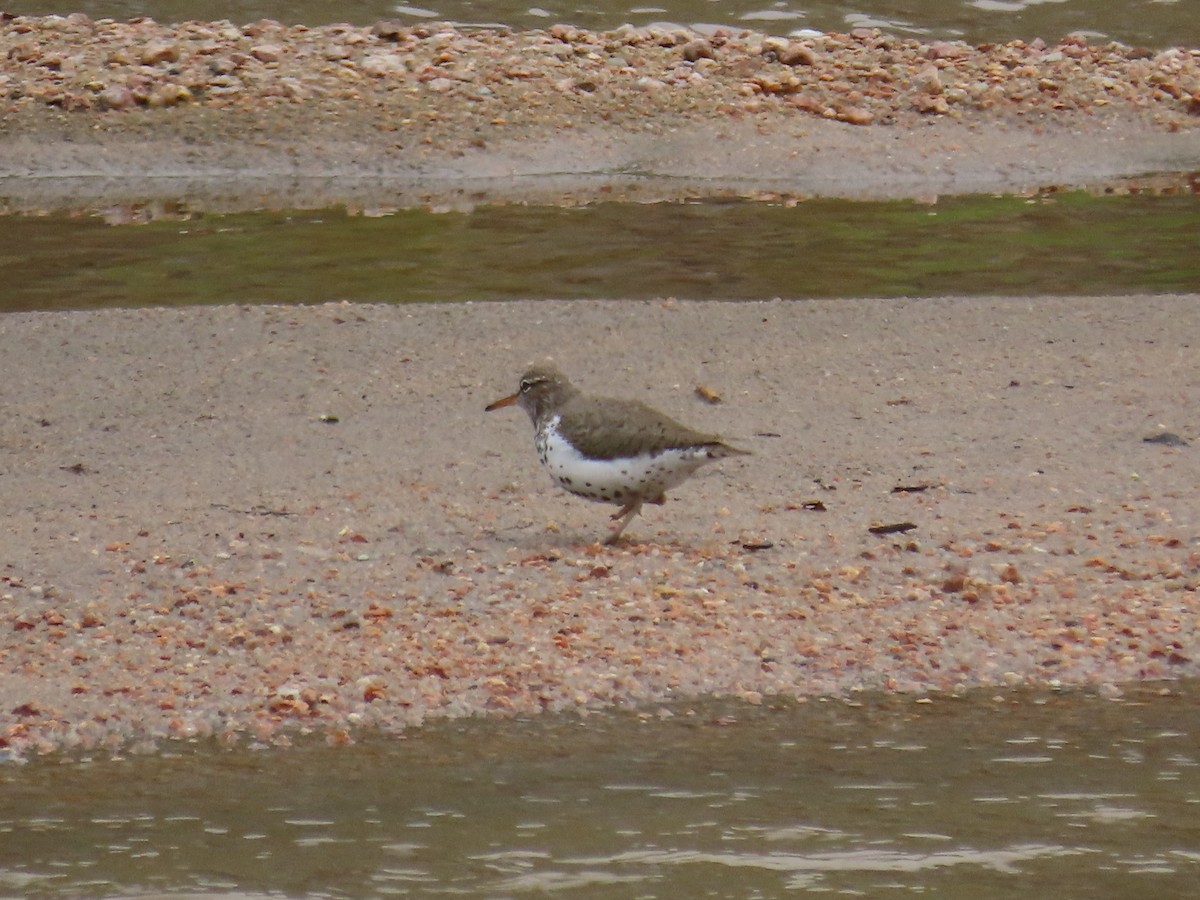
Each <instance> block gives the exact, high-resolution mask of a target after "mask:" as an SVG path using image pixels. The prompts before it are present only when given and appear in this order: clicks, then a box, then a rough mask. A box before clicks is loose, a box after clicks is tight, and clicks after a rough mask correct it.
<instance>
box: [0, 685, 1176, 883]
mask: <svg viewBox="0 0 1200 900" xmlns="http://www.w3.org/2000/svg"><path fill="white" fill-rule="evenodd" d="M1198 701H1200V685H1197V684H1194V683H1178V684H1171V685H1166V686H1163V685H1151V686H1146V687H1143V688H1138V689H1134V690H1132V691H1131V692H1130V693H1129V694H1127V695H1126V696H1125V697H1124V698H1122V699H1120V700H1119V701H1114V700H1111V699H1104V698H1102V697H1099V696H1095V695H1085V694H1082V693H1077V692H1071V693H1063V694H1056V693H1052V692H1020V693H1012V692H1003V693H1000V694H996V693H993V692H980V693H973V694H970V695H968V696H966V697H962V698H951V697H932V698H926V699H924V700H921V699H918V698H913V697H878V696H860V697H858V698H856V699H855V700H852V701H845V700H828V701H824V702H822V701H811V702H809V703H805V704H799V705H797V704H794V703H791V702H788V703H779V704H775V705H773V704H772V703H771V702H769V701H768V703H766V704H765V705H764V706H763V707H759V708H756V707H752V706H748V705H744V704H728V703H716V702H710V703H705V704H699V705H691V706H676V707H673V708H672V709H671V710H670V713H669V714H667V713H666V712H665V711H662V710H652V711H648V712H644V713H642V714H640V715H639V714H636V713H631V712H606V713H596V714H593V715H591V716H588V717H586V718H578V717H575V716H570V717H557V716H555V717H552V716H547V717H543V718H536V719H533V720H526V721H482V720H469V721H460V722H451V723H435V724H433V725H430V726H427V727H425V728H423V729H421V730H419V731H414V732H411V733H409V734H407V735H406V736H404V737H403V738H399V739H384V738H379V737H376V738H371V739H367V740H365V741H364V742H363V743H361V744H359V745H357V746H352V747H341V748H326V747H325V746H323V745H322V744H321V743H320V742H318V741H315V740H314V741H312V742H309V743H304V742H302V743H301V745H300V746H297V747H295V748H292V749H289V750H279V749H270V750H266V749H264V750H251V749H245V748H243V749H237V750H232V751H230V750H219V749H215V748H214V747H212V746H211V745H200V746H186V745H184V746H180V747H169V748H168V750H169V751H170V752H168V753H166V754H164V755H162V756H142V757H131V758H125V759H118V760H110V759H106V758H103V757H101V756H97V757H96V758H95V759H90V760H85V761H83V762H72V763H63V762H61V761H56V760H39V761H35V762H33V763H30V764H29V765H26V766H7V767H0V798H2V802H0V893H2V894H7V895H10V896H17V895H38V896H48V897H66V896H102V895H104V896H111V895H114V894H128V895H137V894H147V893H159V892H161V893H168V892H181V891H189V892H197V893H201V894H205V895H211V896H223V895H227V894H229V893H230V892H234V891H236V892H237V893H238V895H239V896H241V895H243V894H244V893H245V892H257V893H263V894H266V893H270V892H285V893H287V894H289V895H300V894H304V895H306V896H317V897H325V896H331V897H363V896H385V895H387V896H435V895H446V894H452V895H454V896H465V897H509V896H523V895H529V894H541V893H542V892H545V891H550V890H558V891H564V892H568V893H569V895H570V896H572V897H704V896H725V897H730V896H738V897H775V896H781V895H782V894H783V893H784V892H790V891H806V892H807V891H820V892H823V893H838V894H847V893H848V894H850V895H867V896H907V895H913V894H919V895H921V896H932V897H964V896H970V897H972V898H991V897H997V898H999V897H1012V896H1014V895H1015V894H1016V892H1018V891H1031V895H1032V896H1039V897H1045V896H1055V897H1084V896H1086V897H1089V898H1110V897H1111V898H1118V897H1156V898H1172V897H1192V896H1195V885H1196V884H1198V883H1200V750H1198V748H1200V702H1198Z"/></svg>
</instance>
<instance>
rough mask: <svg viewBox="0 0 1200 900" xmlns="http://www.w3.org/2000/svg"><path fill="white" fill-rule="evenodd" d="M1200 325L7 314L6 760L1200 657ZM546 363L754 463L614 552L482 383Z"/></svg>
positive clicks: (1048, 302) (480, 311) (231, 312)
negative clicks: (720, 441) (714, 395)
mask: <svg viewBox="0 0 1200 900" xmlns="http://www.w3.org/2000/svg"><path fill="white" fill-rule="evenodd" d="M1197 334H1200V296H1195V295H1192V296H1139V297H1118V298H1111V297H1110V298H1075V299H1070V298H1068V299H1035V300H1031V299H1026V298H1002V299H956V298H947V299H923V300H904V301H877V300H853V301H849V300H847V301H835V302H825V303H821V302H779V301H777V302H766V303H689V302H681V301H673V300H666V301H661V302H653V303H640V302H595V303H582V302H574V303H569V304H568V303H557V302H538V303H513V304H502V303H497V304H464V305H458V306H452V307H451V306H409V307H404V306H394V307H383V306H351V305H326V306H316V307H299V308H280V307H259V308H245V307H233V306H230V307H223V308H214V309H186V310H138V311H102V312H85V313H81V312H72V313H65V314H60V313H35V314H10V315H7V316H5V317H3V318H2V319H0V354H2V355H3V358H4V359H5V361H6V368H7V371H9V372H10V373H11V375H10V377H9V378H8V379H6V381H5V385H4V388H3V398H4V421H5V429H4V436H3V440H2V441H0V516H2V517H3V519H4V521H5V523H6V528H5V530H4V532H3V535H2V536H0V567H2V568H0V753H3V755H4V756H7V757H10V758H22V757H25V756H28V755H30V754H38V753H46V752H52V751H55V750H60V749H66V750H70V749H75V748H94V747H111V748H134V749H150V748H153V747H154V746H157V744H158V742H159V741H160V740H161V739H169V738H187V737H192V736H205V735H215V736H218V737H220V738H222V739H224V740H227V741H231V742H233V741H238V740H244V739H251V740H261V741H267V742H286V741H287V740H288V739H289V737H290V736H292V735H295V734H297V733H301V732H317V733H321V734H324V735H326V736H327V737H328V739H329V740H331V741H335V742H336V741H350V740H353V736H354V734H355V733H356V732H358V731H359V730H360V729H363V728H379V729H383V730H385V731H398V730H401V729H404V728H408V727H411V726H414V725H418V724H420V723H421V722H423V721H425V720H426V719H427V718H429V717H435V716H462V715H474V714H497V715H514V714H529V713H535V712H539V711H542V710H572V709H587V708H593V707H598V706H604V705H610V704H621V705H624V704H657V703H661V702H665V701H669V700H673V699H682V698H688V697H696V696H701V695H710V694H716V695H727V696H738V697H742V698H744V699H745V700H747V701H748V702H751V703H755V702H759V701H760V700H761V699H762V698H763V697H764V696H766V695H786V696H790V697H796V698H805V697H810V696H814V695H825V694H845V693H847V692H853V691H861V690H872V691H873V690H883V691H902V692H911V693H914V694H921V693H926V692H935V691H959V690H964V689H967V688H971V687H974V686H980V685H1016V684H1047V683H1048V684H1062V685H1084V686H1090V687H1092V688H1094V689H1098V690H1102V691H1105V692H1109V693H1113V694H1116V693H1119V692H1120V690H1121V688H1120V685H1121V684H1122V683H1124V682H1130V681H1138V680H1144V679H1160V678H1179V677H1185V676H1186V677H1190V676H1195V675H1196V674H1198V672H1200V651H1198V650H1197V647H1196V638H1197V632H1198V630H1200V603H1198V598H1197V589H1198V586H1200V499H1198V494H1197V491H1196V485H1197V483H1200V403H1198V402H1197V400H1198V398H1200V364H1198V363H1197V353H1196V346H1195V336H1196V335H1197ZM664 348H669V352H666V353H664V352H663V350H664ZM548 354H551V355H553V356H555V358H556V359H557V361H558V363H559V364H560V365H561V366H562V367H563V368H564V369H565V370H566V371H567V372H568V373H569V374H570V375H571V376H572V377H573V378H574V379H575V380H577V381H578V382H579V383H580V384H581V385H582V386H583V387H584V388H585V389H588V390H593V391H597V392H603V393H610V394H619V395H626V396H634V397H638V398H640V399H644V400H646V401H648V402H650V403H652V404H654V405H656V406H658V407H660V408H662V409H663V410H665V411H667V412H670V413H671V414H673V415H675V416H677V417H679V418H681V419H683V420H685V421H687V422H689V423H690V424H693V425H695V426H696V427H699V428H702V429H705V430H712V431H718V432H720V433H722V434H724V435H726V436H727V437H729V438H730V439H732V440H735V441H736V442H737V443H738V444H739V445H742V446H746V447H748V448H749V449H751V450H752V451H753V453H754V455H753V456H752V457H748V458H746V459H745V460H744V461H743V460H740V459H739V460H727V461H725V462H723V463H721V465H720V466H719V467H713V468H712V469H710V470H708V471H706V472H705V473H704V474H702V475H700V476H698V477H696V478H694V479H692V480H691V481H690V482H688V483H687V484H685V485H683V486H681V487H680V488H678V489H676V490H675V491H674V492H673V494H672V496H671V498H670V499H669V500H668V503H667V504H666V506H664V507H662V508H654V509H651V510H648V511H647V512H646V514H645V515H644V516H643V517H641V518H639V519H638V520H635V522H634V523H633V525H632V526H631V528H630V530H629V532H628V539H627V540H626V541H625V542H624V543H622V544H621V545H619V546H617V547H615V548H608V547H602V546H600V545H598V544H597V543H596V540H597V539H598V538H600V537H602V536H603V534H604V529H605V515H606V512H607V511H608V510H607V507H603V506H598V505H592V504H588V503H584V502H581V501H579V500H577V499H575V498H572V497H570V496H569V495H567V494H565V493H563V492H562V491H559V490H557V489H556V488H555V487H554V486H553V485H552V484H551V483H550V481H549V479H548V477H547V476H546V474H545V473H544V472H543V471H542V470H541V469H540V468H539V466H538V463H537V460H536V456H535V454H534V451H533V447H532V435H531V433H530V429H529V424H528V421H527V420H526V419H525V417H523V416H520V415H517V414H514V415H512V416H509V417H505V416H504V415H503V414H499V413H497V414H494V415H488V416H485V415H484V414H483V406H484V404H485V403H487V402H488V401H490V400H492V399H495V397H498V396H500V395H501V394H503V393H506V392H507V391H509V390H511V388H512V386H513V384H514V383H515V379H516V377H517V375H518V374H519V372H520V370H521V369H522V368H523V367H524V366H525V365H526V364H527V363H528V362H530V361H531V360H534V359H538V358H542V357H544V356H546V355H548ZM700 385H703V386H706V387H707V388H711V389H713V390H715V391H717V392H718V393H719V394H720V395H721V396H722V397H723V398H724V402H723V403H720V404H717V405H713V404H709V403H707V402H705V401H704V400H702V399H701V398H700V397H699V396H698V395H697V393H696V388H697V387H698V386H700ZM1168 432H1169V433H1173V434H1176V435H1178V436H1180V437H1181V438H1183V439H1184V440H1186V441H1188V442H1190V443H1188V444H1187V445H1182V446H1175V445H1172V444H1169V443H1148V442H1146V441H1145V440H1144V439H1145V438H1147V437H1152V436H1155V435H1160V434H1164V433H1168ZM897 488H907V490H899V491H898V490H896V489H897ZM820 507H823V509H821V508H820ZM901 523H911V524H912V525H913V526H915V527H913V528H912V529H911V530H908V531H906V532H892V533H886V534H875V533H872V532H871V530H870V529H871V527H872V526H875V525H898V524H901Z"/></svg>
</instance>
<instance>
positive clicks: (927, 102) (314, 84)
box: [0, 15, 1200, 210]
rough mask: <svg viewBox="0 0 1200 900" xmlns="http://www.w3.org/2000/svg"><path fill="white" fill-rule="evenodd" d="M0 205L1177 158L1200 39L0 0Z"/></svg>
mask: <svg viewBox="0 0 1200 900" xmlns="http://www.w3.org/2000/svg"><path fill="white" fill-rule="evenodd" d="M0 113H3V114H2V115H0V210H3V209H8V210H38V209H46V208H63V207H66V208H89V207H96V206H103V205H106V204H118V203H147V202H151V203H152V202H155V201H174V200H179V199H184V200H186V203H187V205H188V208H190V209H219V210H227V209H245V208H256V207H260V206H263V205H268V206H279V207H285V208H296V207H300V206H304V207H320V206H328V205H333V204H346V205H350V206H352V207H367V208H373V209H378V208H387V207H389V206H421V205H444V204H447V203H451V204H470V203H478V202H525V201H534V202H553V203H578V202H587V201H590V200H594V199H597V198H602V199H618V200H620V199H633V200H651V199H664V198H673V197H704V196H749V197H756V196H762V195H764V194H766V195H773V194H779V195H787V196H799V197H804V196H813V195H820V196H834V197H920V198H929V197H933V196H936V195H938V194H943V193H965V192H988V191H1027V190H1038V189H1042V188H1047V187H1058V188H1061V187H1100V188H1104V187H1108V186H1112V185H1114V184H1118V185H1119V182H1120V181H1121V180H1123V179H1126V178H1129V177H1132V176H1141V175H1145V174H1147V173H1173V174H1176V175H1178V176H1179V178H1177V179H1176V180H1175V181H1168V182H1167V187H1168V188H1169V189H1175V190H1194V177H1193V175H1194V173H1195V172H1196V171H1197V170H1200V127H1197V126H1200V50H1195V49H1186V48H1172V49H1168V50H1162V51H1150V50H1147V49H1144V48H1137V47H1124V46H1121V45H1119V44H1104V45H1095V46H1091V45H1088V44H1087V43H1086V42H1085V41H1084V40H1083V39H1081V38H1077V37H1074V38H1068V39H1064V40H1063V41H1061V42H1059V43H1049V44H1048V43H1046V42H1044V41H1042V40H1040V39H1038V40H1030V41H1028V42H1026V41H1012V42H1009V43H1006V44H997V45H986V46H980V47H975V46H970V45H967V44H964V43H959V42H946V41H934V42H922V41H917V40H911V39H900V38H896V37H892V36H889V35H885V34H880V33H879V32H875V31H870V30H862V31H855V32H853V33H851V34H844V35H824V36H820V37H810V38H803V39H786V38H779V37H773V36H770V35H766V34H761V33H756V32H751V31H738V30H730V29H712V30H710V31H708V32H705V33H699V32H694V31H688V30H686V29H664V28H643V29H636V28H626V29H621V30H619V31H616V32H612V33H604V34H601V33H593V32H588V31H585V30H581V29H576V28H571V27H569V26H554V27H552V28H550V29H547V30H546V31H538V32H523V33H515V34H514V33H511V32H508V31H505V30H463V29H455V28H453V27H450V26H447V25H438V24H430V25H420V26H413V27H406V26H401V25H396V24H390V23H380V24H378V25H376V26H374V27H371V28H359V27H351V26H347V25H330V26H324V27H321V28H306V27H304V26H291V27H287V26H283V25H280V24H278V23H273V22H260V23H255V24H251V25H245V26H235V25H232V24H230V23H228V22H190V23H183V24H178V25H164V24H159V23H156V22H153V21H150V20H138V21H134V22H111V21H92V20H91V19H88V18H87V17H86V16H81V15H74V16H69V17H66V18H62V17H45V18H36V17H12V16H7V17H4V16H0Z"/></svg>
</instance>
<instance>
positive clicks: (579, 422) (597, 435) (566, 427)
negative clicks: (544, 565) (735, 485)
mask: <svg viewBox="0 0 1200 900" xmlns="http://www.w3.org/2000/svg"><path fill="white" fill-rule="evenodd" d="M513 405H517V406H520V407H521V408H522V409H523V410H525V412H527V413H528V414H529V418H530V420H531V421H532V422H533V430H534V445H535V446H536V448H537V453H538V458H539V459H540V460H541V462H542V465H543V466H545V467H546V469H547V470H549V472H550V475H551V477H553V479H554V480H555V482H557V483H558V484H559V485H560V486H561V487H563V488H565V489H566V490H568V491H570V492H571V493H572V494H575V495H576V496H578V497H583V498H585V499H587V500H594V501H597V502H602V503H615V504H619V505H620V509H619V510H617V512H615V513H614V514H613V515H612V520H613V521H614V522H616V523H617V524H616V527H615V528H614V529H613V530H612V531H611V532H610V533H609V535H608V536H607V537H606V538H605V541H604V542H605V543H606V544H614V543H616V541H617V539H618V538H619V537H620V536H621V533H622V532H623V531H624V530H625V528H626V526H628V525H629V523H630V522H631V521H632V520H633V518H634V516H636V515H637V514H638V513H639V512H640V511H641V509H642V505H643V504H644V503H651V504H655V505H661V504H662V503H663V502H664V501H665V500H666V492H667V491H668V490H670V489H671V488H673V487H676V486H678V485H679V484H681V483H683V482H684V481H686V480H687V479H688V478H689V477H690V476H691V475H692V474H693V473H694V472H695V471H696V470H697V469H699V468H700V467H701V466H703V465H705V464H706V463H710V462H714V461H716V460H719V459H725V458H726V457H730V456H748V455H749V451H748V450H741V449H738V448H737V447H733V446H731V445H729V444H727V443H725V442H724V441H723V440H722V439H721V438H720V437H719V436H718V435H715V434H705V433H703V432H700V431H695V430H694V429H691V428H688V427H687V426H686V425H683V424H682V423H680V422H677V421H675V420H674V419H672V418H671V417H669V416H667V415H664V414H663V413H661V412H659V411H658V410H656V409H653V408H652V407H649V406H647V405H646V404H645V403H642V402H640V401H638V400H622V399H617V398H614V397H594V396H589V395H588V394H584V393H583V392H581V391H580V390H579V388H577V387H576V386H575V385H573V384H572V383H571V382H570V380H569V379H568V378H567V376H566V375H564V374H563V373H562V372H561V371H560V370H559V369H558V368H557V367H556V366H554V365H552V364H549V363H546V364H539V365H535V366H532V367H531V368H529V369H528V370H527V371H526V372H525V373H524V374H523V375H522V376H521V380H520V382H519V384H518V387H517V391H516V393H514V394H510V395H508V396H507V397H501V398H500V399H499V400H497V401H495V402H494V403H490V404H488V406H487V407H485V410H484V411H485V412H492V411H494V410H497V409H503V408H504V407H507V406H513Z"/></svg>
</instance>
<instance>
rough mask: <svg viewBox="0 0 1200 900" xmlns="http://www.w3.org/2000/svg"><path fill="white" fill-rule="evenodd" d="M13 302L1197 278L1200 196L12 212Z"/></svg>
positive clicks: (603, 294) (998, 289)
mask: <svg viewBox="0 0 1200 900" xmlns="http://www.w3.org/2000/svg"><path fill="white" fill-rule="evenodd" d="M0 248H4V249H3V250H0V281H2V282H3V283H4V285H5V289H4V291H2V292H0V310H8V311H11V310H30V309H68V308H79V307H102V306H121V307H136V306H148V305H185V304H207V303H230V302H237V303H260V302H271V303H313V302H323V301H327V300H351V301H379V302H399V303H403V302H418V301H456V300H459V301H460V300H504V299H518V298H522V299H523V298H533V299H536V298H559V299H575V298H609V297H623V298H652V297H669V296H674V297H680V298H691V299H721V300H724V299H760V298H770V297H777V296H783V297H792V298H826V297H845V296H867V297H872V296H874V297H896V296H913V295H938V294H960V295H961V294H968V295H969V294H976V295H978V294H1015V293H1020V294H1034V295H1036V294H1112V293H1129V292H1139V291H1152V292H1167V291H1196V290H1200V203H1197V202H1196V198H1195V197H1188V196H1168V197H1163V196H1125V197H1089V196H1086V195H1084V194H1063V195H1053V196H1050V197H1041V198H1033V199H1023V198H1019V197H1003V198H995V197H964V198H953V199H947V200H943V201H940V202H938V203H937V204H935V205H928V204H922V203H912V202H889V203H865V202H845V201H808V202H804V203H801V204H799V205H797V206H795V207H787V206H783V205H771V204H764V203H750V202H744V203H688V204H684V203H662V204H652V205H635V204H617V203H613V204H600V205H596V206H592V207H586V208H581V209H559V208H551V207H520V206H511V207H483V208H480V209H477V210H475V211H474V212H470V213H460V212H450V213H438V214H435V213H430V212H425V211H420V210H404V211H399V212H396V213H394V214H392V215H388V216H383V217H379V218H368V217H364V216H348V215H346V214H345V213H344V212H339V211H322V212H292V213H277V212H276V213H247V214H237V215H211V214H204V215H199V214H198V215H195V216H192V217H190V218H187V219H186V220H184V221H156V222H152V223H151V224H148V225H119V226H111V225H107V224H105V222H104V221H103V219H102V218H100V217H98V216H91V217H78V216H66V215H55V216H46V217H33V218H31V217H21V216H7V217H5V216H0Z"/></svg>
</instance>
